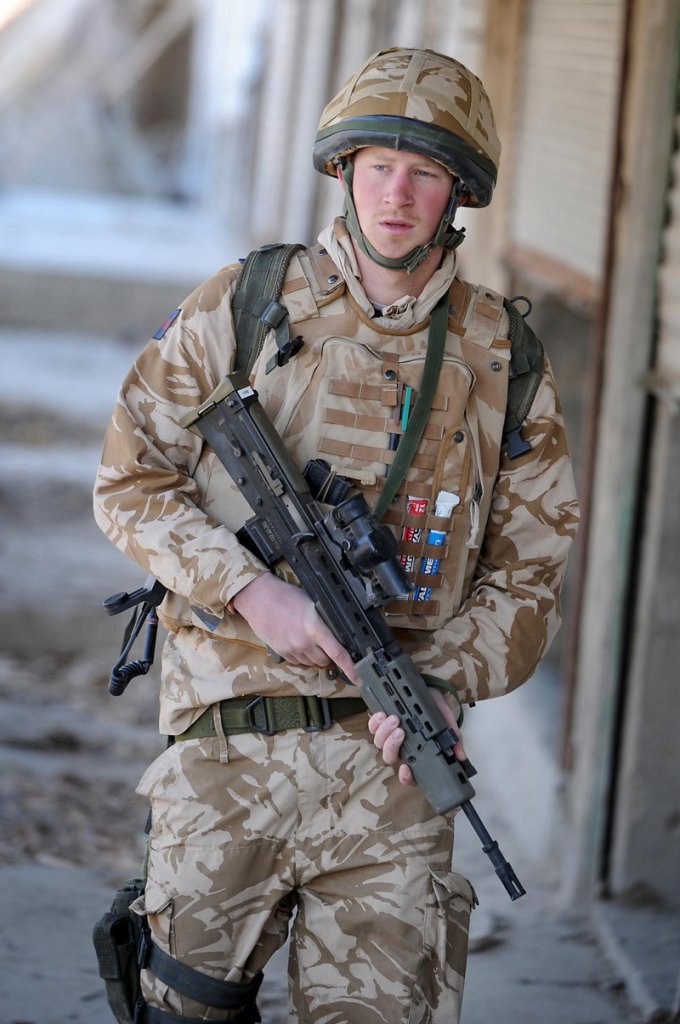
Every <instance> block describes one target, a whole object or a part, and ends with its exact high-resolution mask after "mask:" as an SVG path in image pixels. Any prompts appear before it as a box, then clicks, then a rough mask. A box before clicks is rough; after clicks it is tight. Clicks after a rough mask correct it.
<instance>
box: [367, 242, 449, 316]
mask: <svg viewBox="0 0 680 1024" xmlns="http://www.w3.org/2000/svg"><path fill="white" fill-rule="evenodd" d="M352 244H354V243H352ZM354 252H355V255H356V259H357V263H358V265H359V276H360V278H361V284H362V286H363V289H364V291H365V292H366V295H367V296H368V297H369V299H370V300H371V302H373V303H375V304H376V305H380V306H389V305H391V303H393V302H396V301H397V300H398V299H401V298H403V297H404V295H414V296H415V297H416V298H417V297H418V296H419V295H420V293H421V292H422V291H423V289H424V288H425V285H426V284H427V282H428V281H429V280H430V278H431V277H432V275H433V274H434V272H435V271H436V270H437V268H438V267H439V264H440V263H441V257H442V250H441V249H440V248H438V249H434V250H433V251H432V252H431V253H430V254H429V256H428V257H427V259H425V260H424V261H423V263H421V265H420V266H419V267H417V268H416V270H414V271H413V273H412V274H409V273H407V272H406V271H405V270H389V269H388V268H387V267H381V266H380V265H379V264H378V263H374V262H373V260H372V259H371V258H370V257H369V256H367V255H366V254H365V253H363V252H361V250H360V249H358V248H357V247H356V246H354Z"/></svg>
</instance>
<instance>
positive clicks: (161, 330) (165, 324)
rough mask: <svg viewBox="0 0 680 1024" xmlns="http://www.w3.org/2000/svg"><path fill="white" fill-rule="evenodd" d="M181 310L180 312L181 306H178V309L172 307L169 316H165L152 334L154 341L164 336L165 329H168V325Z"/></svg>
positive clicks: (169, 325) (170, 324)
mask: <svg viewBox="0 0 680 1024" xmlns="http://www.w3.org/2000/svg"><path fill="white" fill-rule="evenodd" d="M181 312H182V307H181V306H180V308H179V309H173V311H172V313H171V314H170V316H167V317H166V318H165V320H164V321H163V323H162V324H161V325H160V327H159V328H158V330H157V331H156V333H155V334H154V335H153V337H154V338H155V339H156V341H160V340H161V338H164V337H165V333H166V331H167V330H169V328H170V327H172V325H173V324H174V322H175V320H176V319H177V317H178V316H179V315H180V313H181Z"/></svg>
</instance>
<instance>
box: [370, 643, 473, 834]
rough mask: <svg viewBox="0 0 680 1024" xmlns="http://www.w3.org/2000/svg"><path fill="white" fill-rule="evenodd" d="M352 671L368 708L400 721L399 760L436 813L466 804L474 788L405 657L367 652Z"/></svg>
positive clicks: (440, 717)
mask: <svg viewBox="0 0 680 1024" xmlns="http://www.w3.org/2000/svg"><path fill="white" fill-rule="evenodd" d="M355 669H356V673H357V676H358V678H359V681H360V686H361V693H362V696H363V698H364V700H365V701H366V703H367V705H368V707H369V709H370V710H371V711H372V712H376V711H383V712H384V713H385V714H386V715H397V717H398V718H399V719H400V721H401V724H402V728H403V730H404V735H405V738H404V742H403V743H402V747H401V758H402V760H403V761H404V762H405V763H406V764H407V765H408V766H409V767H410V769H411V772H412V773H413V778H414V779H415V781H416V783H417V784H418V786H420V788H421V789H422V790H423V792H424V793H425V796H426V797H427V799H428V801H429V802H430V804H431V805H432V807H433V808H434V810H435V811H436V812H437V814H446V813H447V812H449V811H452V810H453V809H454V808H456V807H460V805H461V804H463V803H465V802H466V801H468V800H471V799H472V797H473V796H474V795H475V790H474V787H473V786H472V784H471V783H470V780H469V779H468V777H467V775H466V774H465V770H464V768H463V765H462V764H461V763H460V762H459V761H457V760H456V758H455V756H454V754H453V744H454V742H455V739H456V737H455V735H454V734H453V732H452V731H451V729H450V727H449V725H448V723H447V722H446V720H445V719H444V716H443V715H442V713H441V711H440V709H439V707H438V706H437V705H436V704H435V702H434V701H433V699H432V695H431V693H430V692H429V690H428V687H427V683H426V682H425V680H424V679H423V677H422V676H421V675H420V673H419V672H418V670H417V669H416V667H415V665H414V664H413V662H412V660H411V658H410V657H409V656H408V655H407V654H405V653H404V652H400V653H399V654H398V655H397V656H396V657H389V656H388V655H386V654H385V653H384V652H382V654H381V656H376V654H375V653H371V654H369V655H368V656H367V657H365V658H363V659H362V660H361V661H360V662H358V664H357V665H356V666H355Z"/></svg>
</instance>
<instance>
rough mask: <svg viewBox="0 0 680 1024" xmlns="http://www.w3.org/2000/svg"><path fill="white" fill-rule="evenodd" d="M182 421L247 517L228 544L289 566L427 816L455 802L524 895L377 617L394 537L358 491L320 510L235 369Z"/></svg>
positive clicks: (398, 575)
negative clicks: (382, 720) (395, 734)
mask: <svg viewBox="0 0 680 1024" xmlns="http://www.w3.org/2000/svg"><path fill="white" fill-rule="evenodd" d="M182 426H184V427H188V428H189V429H191V430H192V431H193V432H194V433H196V434H198V435H199V436H201V437H203V438H204V439H205V441H207V443H208V444H209V445H210V446H211V447H212V449H213V450H214V452H215V454H216V455H217V457H218V458H219V459H220V461H221V462H222V463H223V465H224V466H225V468H226V470H227V472H228V473H229V475H230V477H231V478H232V479H233V481H234V482H235V484H236V485H237V487H238V488H239V490H240V491H241V493H242V494H243V496H244V498H245V499H246V501H247V502H248V504H249V505H250V507H251V509H252V510H253V512H254V515H253V516H252V518H251V519H249V520H248V521H247V522H246V523H245V525H244V526H243V527H242V528H241V530H240V531H239V532H238V534H237V536H238V537H239V540H240V541H241V542H242V543H243V544H245V545H246V546H248V547H249V548H250V549H251V550H252V551H253V552H254V553H256V554H257V556H258V557H259V558H260V559H261V560H262V561H263V562H264V563H265V564H266V565H267V566H272V565H274V564H276V563H277V562H279V561H281V560H282V559H285V560H286V561H287V562H288V564H289V565H290V566H291V568H292V569H293V571H294V572H295V574H296V576H297V578H298V579H299V581H300V583H301V584H302V587H303V588H304V590H305V591H306V592H307V594H308V595H309V596H310V597H311V599H312V600H313V601H314V604H315V606H316V609H317V611H318V613H319V615H320V616H321V618H322V619H323V620H324V622H325V623H326V624H327V625H328V627H329V628H330V629H331V631H332V632H333V633H334V634H335V636H336V638H337V639H338V640H339V642H340V643H341V644H342V645H343V647H344V648H345V649H346V650H347V651H348V652H349V654H350V656H351V658H352V661H353V662H354V664H355V670H356V675H357V678H358V679H359V681H360V690H361V694H362V697H363V698H364V700H365V701H366V704H367V705H368V707H369V709H370V710H371V711H373V712H376V711H383V712H385V714H387V715H393V714H394V715H397V716H398V717H399V719H400V721H401V723H402V727H403V730H404V733H405V739H404V742H403V744H402V747H401V756H402V759H403V760H404V761H405V762H406V764H408V765H409V766H410V768H411V771H412V773H413V777H414V779H415V781H416V783H417V784H418V785H419V786H420V787H421V788H422V790H423V792H424V794H425V796H426V798H427V799H428V801H429V802H430V804H431V805H432V807H433V808H434V810H435V811H436V812H437V813H439V814H446V813H448V812H450V811H452V810H454V809H455V808H456V807H460V808H461V809H462V811H463V813H464V814H465V816H466V817H467V819H468V821H469V822H470V824H471V825H472V827H473V829H474V830H475V832H476V834H477V836H478V837H479V839H480V840H481V842H482V849H483V852H484V853H486V854H487V856H488V857H489V858H490V860H491V862H492V864H493V866H494V868H495V871H496V874H497V875H498V877H499V879H500V881H501V883H502V884H503V886H504V887H505V889H506V891H507V892H508V894H509V896H510V898H511V899H512V900H515V899H518V898H519V897H520V896H523V895H524V893H525V890H524V888H523V887H522V885H521V883H520V882H519V880H518V879H517V877H516V875H515V873H514V871H513V869H512V867H511V865H510V864H509V863H508V861H506V860H505V858H504V857H503V855H502V853H501V851H500V849H499V847H498V843H497V842H496V841H495V840H493V839H492V838H491V836H490V834H489V832H488V831H487V829H486V827H485V826H484V824H483V822H482V820H481V818H480V817H479V815H478V814H477V811H476V810H475V808H474V807H473V806H472V803H471V800H472V797H473V796H474V795H475V790H474V788H473V786H472V784H471V783H470V776H471V775H473V774H475V770H474V768H473V767H472V765H470V764H469V762H464V763H461V762H459V761H458V760H457V759H456V757H455V755H454V753H453V747H454V744H455V743H456V741H457V737H456V735H455V733H454V731H453V730H452V729H451V728H450V727H449V725H448V724H447V722H446V720H445V719H444V717H443V715H442V713H441V711H440V709H439V707H438V706H437V704H436V703H435V702H434V700H433V698H432V695H431V693H430V692H429V689H428V684H427V682H426V680H425V679H424V677H423V676H422V675H421V673H420V672H419V670H418V668H417V667H416V665H415V664H414V662H413V660H412V659H411V658H410V656H409V655H408V654H406V652H405V651H403V650H402V648H401V647H400V645H399V643H398V642H397V640H396V638H395V637H394V635H393V633H392V631H391V630H390V628H389V626H388V625H387V623H386V621H385V618H384V616H383V614H382V612H381V611H380V609H381V608H382V607H383V606H384V605H386V604H389V602H390V601H393V600H394V599H395V598H397V597H403V596H405V595H406V594H407V593H408V592H409V590H410V589H411V584H410V581H409V580H408V578H407V577H406V575H405V573H404V571H403V569H402V567H401V565H400V564H399V561H398V559H397V557H396V554H397V546H396V541H395V538H394V536H393V534H392V533H391V532H390V530H389V529H387V528H386V527H384V526H381V524H380V523H379V522H378V520H377V518H376V516H375V514H374V513H373V512H372V511H371V509H370V508H369V506H368V503H367V502H366V499H365V498H364V496H363V495H362V494H360V493H355V494H350V495H349V496H348V497H343V498H342V500H340V501H339V503H338V504H335V505H331V506H330V508H328V507H327V506H326V507H324V505H323V504H322V501H321V499H317V497H316V496H315V494H313V493H312V490H311V489H310V487H309V485H308V483H307V480H306V479H305V477H304V476H303V474H302V473H301V472H300V471H299V470H298V468H297V467H296V466H295V464H294V463H293V461H292V459H291V457H290V455H289V454H288V452H287V451H286V448H285V446H284V444H283V441H282V440H281V438H280V437H279V435H278V434H277V433H276V431H275V430H274V427H273V425H272V423H271V421H270V420H269V419H268V417H267V415H266V413H265V411H264V409H263V408H262V406H261V404H260V403H259V401H258V396H257V392H256V391H255V390H254V389H253V388H252V387H251V385H250V384H249V382H248V379H247V378H246V377H245V376H244V375H243V374H242V373H238V372H236V373H231V374H229V375H227V376H226V377H225V378H224V379H223V380H222V381H221V382H220V384H219V385H218V386H217V388H216V389H215V391H214V392H213V393H212V395H211V396H210V397H209V398H208V399H207V400H206V401H205V402H204V403H203V404H202V405H201V406H199V407H198V409H195V410H193V411H192V412H190V413H189V414H188V415H187V416H185V417H184V418H183V420H182ZM318 464H319V460H317V469H318ZM322 465H323V464H322ZM327 483H328V484H330V483H332V480H330V479H329V481H327ZM322 491H323V487H322Z"/></svg>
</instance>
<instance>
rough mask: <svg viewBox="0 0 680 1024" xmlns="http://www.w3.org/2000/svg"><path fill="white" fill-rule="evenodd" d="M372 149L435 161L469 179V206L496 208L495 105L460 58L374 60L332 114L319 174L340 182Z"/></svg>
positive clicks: (323, 126) (322, 135) (410, 53)
mask: <svg viewBox="0 0 680 1024" xmlns="http://www.w3.org/2000/svg"><path fill="white" fill-rule="evenodd" d="M365 146H384V147H387V148H390V149H405V150H410V151H412V152H415V153H420V154H421V155H423V156H427V157H429V158H430V159H432V160H436V161H437V162H438V163H441V164H443V166H444V167H446V169H447V170H448V171H450V172H451V173H452V174H453V175H455V176H456V177H458V178H460V179H461V181H462V183H463V184H464V185H465V187H466V190H467V192H468V193H469V196H468V200H467V205H469V206H487V205H488V203H489V202H490V201H491V195H492V193H493V189H494V185H495V183H496V177H497V174H498V163H499V160H500V142H499V140H498V136H497V134H496V126H495V122H494V116H493V111H492V109H491V103H490V101H489V97H488V96H487V94H486V92H485V90H484V86H483V85H482V83H481V81H480V80H479V79H478V78H477V76H476V75H473V74H472V72H470V71H468V69H467V68H466V67H465V66H464V65H463V64H460V63H459V62H458V61H457V60H454V59H453V58H452V57H447V56H445V55H443V54H440V53H436V52H435V51H434V50H415V49H397V48H393V49H389V50H381V51H379V52H378V53H375V54H373V56H371V57H369V59H368V60H367V61H366V63H365V64H364V65H363V66H362V67H361V68H360V69H359V71H358V72H357V73H356V74H354V75H353V76H352V77H351V78H350V79H349V80H348V81H347V82H346V84H345V85H344V86H343V87H342V89H341V90H340V92H339V93H338V94H337V96H335V97H334V99H332V100H331V101H330V103H328V105H327V106H326V108H325V109H324V111H323V114H322V115H321V121H320V123H319V130H318V132H317V135H316V139H315V141H314V148H313V161H314V166H315V168H316V169H317V170H318V171H321V172H322V173H325V174H329V175H331V176H333V177H335V176H336V175H337V163H338V161H339V160H340V159H341V158H342V157H345V156H349V155H350V154H351V153H353V152H355V151H356V150H357V149H361V148H363V147H365Z"/></svg>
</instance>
